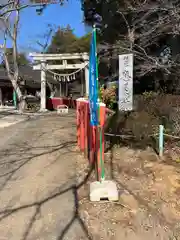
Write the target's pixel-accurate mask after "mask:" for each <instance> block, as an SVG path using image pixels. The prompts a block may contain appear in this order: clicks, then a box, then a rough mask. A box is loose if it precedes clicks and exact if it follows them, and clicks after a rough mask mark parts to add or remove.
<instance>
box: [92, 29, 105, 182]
mask: <svg viewBox="0 0 180 240" xmlns="http://www.w3.org/2000/svg"><path fill="white" fill-rule="evenodd" d="M93 31H94V38H95V39H94V42H95V49H96V74H97V75H96V76H97V79H96V80H97V81H96V87H97V94H98V96H99V77H98V57H97V46H96V42H97V38H96V27H95V26H93ZM98 118H99V126H98V132H99V141H100V143H99V144H100V169H101V176H100V177H101V179H100V180H101V181H103V180H104V179H105V169H104V159H102V156H103V152H102V151H103V149H102V128H101V126H100V100H99V97H98Z"/></svg>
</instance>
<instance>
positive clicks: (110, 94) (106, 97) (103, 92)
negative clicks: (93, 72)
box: [99, 86, 117, 109]
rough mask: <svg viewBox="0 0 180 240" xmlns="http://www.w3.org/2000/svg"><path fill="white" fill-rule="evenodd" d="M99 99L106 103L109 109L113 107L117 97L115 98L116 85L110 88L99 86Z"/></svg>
mask: <svg viewBox="0 0 180 240" xmlns="http://www.w3.org/2000/svg"><path fill="white" fill-rule="evenodd" d="M99 98H100V101H102V102H103V103H105V104H106V106H107V107H108V108H110V109H114V107H115V105H116V103H117V99H116V87H115V86H113V87H111V88H106V89H104V86H102V87H101V88H100V91H99Z"/></svg>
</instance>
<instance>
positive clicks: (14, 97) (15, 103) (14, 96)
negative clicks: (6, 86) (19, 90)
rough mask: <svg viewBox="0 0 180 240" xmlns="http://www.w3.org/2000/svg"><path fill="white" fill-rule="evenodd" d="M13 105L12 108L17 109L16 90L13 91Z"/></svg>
mask: <svg viewBox="0 0 180 240" xmlns="http://www.w3.org/2000/svg"><path fill="white" fill-rule="evenodd" d="M13 103H14V107H15V108H17V95H16V90H13Z"/></svg>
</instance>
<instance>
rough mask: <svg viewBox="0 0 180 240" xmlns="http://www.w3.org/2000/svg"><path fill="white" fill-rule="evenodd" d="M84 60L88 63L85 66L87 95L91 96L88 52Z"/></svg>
mask: <svg viewBox="0 0 180 240" xmlns="http://www.w3.org/2000/svg"><path fill="white" fill-rule="evenodd" d="M84 62H85V64H87V66H86V67H85V85H86V97H89V64H88V63H89V56H88V54H86V55H85V56H84Z"/></svg>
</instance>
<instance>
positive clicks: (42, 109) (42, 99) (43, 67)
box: [40, 62, 46, 112]
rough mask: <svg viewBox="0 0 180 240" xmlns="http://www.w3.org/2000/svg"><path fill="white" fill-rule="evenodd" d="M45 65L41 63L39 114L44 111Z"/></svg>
mask: <svg viewBox="0 0 180 240" xmlns="http://www.w3.org/2000/svg"><path fill="white" fill-rule="evenodd" d="M45 67H46V63H45V62H42V63H41V108H40V111H41V112H45V111H46V71H45Z"/></svg>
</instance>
